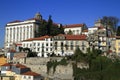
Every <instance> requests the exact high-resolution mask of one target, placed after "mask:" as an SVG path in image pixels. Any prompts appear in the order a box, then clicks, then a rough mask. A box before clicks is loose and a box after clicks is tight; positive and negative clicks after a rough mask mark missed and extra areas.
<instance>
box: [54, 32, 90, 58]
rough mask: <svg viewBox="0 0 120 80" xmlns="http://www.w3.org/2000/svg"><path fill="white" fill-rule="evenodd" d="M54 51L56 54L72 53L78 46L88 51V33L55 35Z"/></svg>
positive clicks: (83, 50)
mask: <svg viewBox="0 0 120 80" xmlns="http://www.w3.org/2000/svg"><path fill="white" fill-rule="evenodd" d="M54 45H55V46H54V48H55V50H54V53H55V54H56V55H61V56H65V55H72V54H74V52H75V50H76V48H79V49H80V50H81V51H82V52H84V53H85V52H86V51H87V48H88V42H87V36H86V35H62V34H60V35H57V36H54Z"/></svg>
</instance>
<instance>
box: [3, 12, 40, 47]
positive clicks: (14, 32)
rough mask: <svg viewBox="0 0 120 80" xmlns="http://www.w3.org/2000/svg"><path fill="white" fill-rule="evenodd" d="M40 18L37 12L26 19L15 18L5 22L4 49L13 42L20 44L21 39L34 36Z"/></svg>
mask: <svg viewBox="0 0 120 80" xmlns="http://www.w3.org/2000/svg"><path fill="white" fill-rule="evenodd" d="M41 20H42V16H41V15H40V13H37V14H36V15H35V17H34V18H31V19H28V20H25V21H19V20H16V21H12V22H9V23H7V24H6V27H5V44H4V47H5V49H7V48H10V47H11V46H12V45H13V44H14V43H15V44H21V41H23V40H26V39H29V38H34V37H35V33H37V30H38V25H39V24H40V21H41Z"/></svg>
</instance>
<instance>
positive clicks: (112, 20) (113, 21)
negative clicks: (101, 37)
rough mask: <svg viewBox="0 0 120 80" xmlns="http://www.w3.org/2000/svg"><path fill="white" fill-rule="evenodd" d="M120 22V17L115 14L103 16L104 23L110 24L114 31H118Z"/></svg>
mask: <svg viewBox="0 0 120 80" xmlns="http://www.w3.org/2000/svg"><path fill="white" fill-rule="evenodd" d="M118 22H119V19H118V18H117V17H113V16H109V17H108V16H103V18H102V23H103V24H104V25H107V26H109V28H111V29H112V30H113V31H114V32H116V28H117V24H118Z"/></svg>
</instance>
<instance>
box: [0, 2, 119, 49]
mask: <svg viewBox="0 0 120 80" xmlns="http://www.w3.org/2000/svg"><path fill="white" fill-rule="evenodd" d="M119 4H120V0H0V39H1V40H0V48H2V47H3V46H4V36H5V35H4V34H5V25H6V24H7V23H8V22H11V21H14V20H21V21H24V20H27V19H29V18H33V17H34V16H35V14H36V13H37V12H40V14H41V15H42V17H43V19H45V20H48V17H49V15H52V20H53V21H54V22H55V23H62V24H63V25H64V24H81V23H85V24H86V25H87V26H88V27H92V26H94V22H95V21H96V20H97V19H99V18H102V17H103V16H115V17H117V18H120V5H119Z"/></svg>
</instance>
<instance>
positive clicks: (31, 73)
mask: <svg viewBox="0 0 120 80" xmlns="http://www.w3.org/2000/svg"><path fill="white" fill-rule="evenodd" d="M22 75H30V76H40V74H38V73H35V72H32V71H28V72H26V73H23V74H22Z"/></svg>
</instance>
